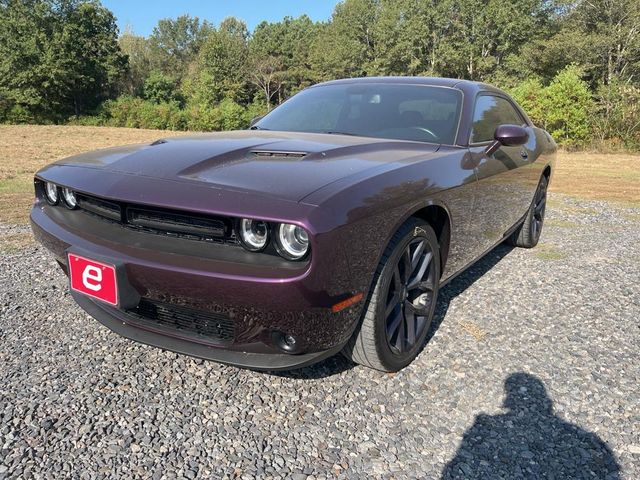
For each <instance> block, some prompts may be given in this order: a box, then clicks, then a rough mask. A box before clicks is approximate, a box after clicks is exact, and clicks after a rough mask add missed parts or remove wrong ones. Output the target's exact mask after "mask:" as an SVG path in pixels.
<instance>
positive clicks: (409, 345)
mask: <svg viewBox="0 0 640 480" xmlns="http://www.w3.org/2000/svg"><path fill="white" fill-rule="evenodd" d="M432 262H433V252H432V251H431V249H430V247H429V245H428V243H427V241H426V239H425V238H423V237H416V238H414V239H413V240H411V241H410V242H409V243H408V244H407V246H406V247H405V249H404V252H403V253H402V255H401V256H400V257H399V258H398V261H397V264H396V266H395V268H394V270H393V276H392V278H391V282H390V283H389V291H388V293H387V302H386V307H385V317H386V333H387V342H388V345H389V348H390V349H391V351H392V352H394V353H395V354H402V353H404V352H407V351H410V350H411V349H413V348H414V347H415V345H416V342H417V339H419V338H421V337H422V333H423V332H424V329H425V328H427V326H428V319H429V312H430V311H431V303H432V302H433V300H434V297H433V293H434V291H435V281H436V280H435V269H434V267H433V263H432Z"/></svg>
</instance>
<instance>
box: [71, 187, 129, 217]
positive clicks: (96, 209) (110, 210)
mask: <svg viewBox="0 0 640 480" xmlns="http://www.w3.org/2000/svg"><path fill="white" fill-rule="evenodd" d="M76 198H77V201H78V207H80V208H82V209H83V210H86V211H88V212H91V213H93V214H95V215H98V216H100V217H104V218H108V219H109V220H113V221H114V222H120V221H121V220H122V207H120V205H118V204H117V203H114V202H109V201H107V200H102V199H100V198H95V197H88V196H86V195H80V194H77V195H76Z"/></svg>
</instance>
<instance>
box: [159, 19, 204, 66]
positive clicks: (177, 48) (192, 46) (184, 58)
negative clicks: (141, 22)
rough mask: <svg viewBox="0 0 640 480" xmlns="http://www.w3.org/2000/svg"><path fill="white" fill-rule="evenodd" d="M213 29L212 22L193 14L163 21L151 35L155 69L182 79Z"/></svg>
mask: <svg viewBox="0 0 640 480" xmlns="http://www.w3.org/2000/svg"><path fill="white" fill-rule="evenodd" d="M213 31H214V28H213V26H212V25H211V24H210V23H209V22H207V21H206V20H205V21H202V22H201V21H200V19H199V18H198V17H191V16H189V15H181V16H179V17H178V18H176V19H171V18H165V19H162V20H160V21H159V22H158V25H157V26H156V27H155V28H154V29H153V32H152V33H151V36H150V37H149V43H150V46H151V58H152V61H151V67H152V69H154V70H159V71H162V72H164V73H166V74H167V75H169V76H171V77H173V78H176V79H182V78H183V77H184V76H185V74H186V73H187V71H188V68H189V65H190V64H191V63H192V62H193V61H194V60H195V59H196V58H197V56H198V53H199V51H200V48H201V47H202V45H203V44H204V43H205V42H206V40H207V38H208V37H209V35H210V34H211V33H213Z"/></svg>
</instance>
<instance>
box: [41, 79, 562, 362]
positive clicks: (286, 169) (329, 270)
mask: <svg viewBox="0 0 640 480" xmlns="http://www.w3.org/2000/svg"><path fill="white" fill-rule="evenodd" d="M338 82H388V83H411V84H421V85H437V86H441V87H447V88H456V89H458V90H460V91H461V92H462V93H463V108H462V113H461V119H460V123H459V129H458V134H457V137H456V138H457V140H456V144H455V145H448V146H447V145H436V144H430V143H423V142H413V141H401V140H385V139H376V138H368V137H353V136H343V135H327V134H312V133H293V132H269V131H237V132H224V133H212V134H201V135H191V136H187V137H182V138H171V139H167V140H166V141H165V142H162V143H158V144H155V145H138V146H128V147H118V148H113V149H107V150H101V151H97V152H92V153H88V154H83V155H78V156H75V157H71V158H68V159H65V160H61V161H59V162H56V163H54V164H52V165H50V166H48V167H45V168H44V169H42V170H41V171H39V172H38V173H37V174H36V178H37V179H39V180H44V181H52V182H55V183H57V184H59V185H63V186H66V187H69V188H72V189H74V190H76V191H78V192H82V193H86V194H90V195H93V196H96V197H100V198H103V199H107V200H109V199H111V200H117V201H119V202H123V203H135V204H140V205H148V206H154V207H164V208H171V209H177V210H181V211H186V212H194V213H203V214H210V215H222V216H226V217H234V218H240V217H247V218H256V219H262V220H266V221H269V222H286V223H294V224H297V225H300V226H303V227H304V228H305V229H306V230H307V231H308V232H309V236H310V242H311V255H310V258H309V259H308V261H304V262H297V263H296V262H289V263H288V264H283V263H282V262H281V263H274V262H272V261H266V257H265V254H261V253H250V252H237V251H234V252H236V253H234V254H233V261H230V260H229V258H230V257H231V256H230V253H229V252H230V250H229V249H230V248H240V247H230V246H225V245H211V246H210V247H207V249H206V250H204V249H203V247H202V246H201V245H199V246H195V245H192V246H185V242H186V243H187V244H189V242H191V243H194V241H192V240H180V239H169V238H157V237H154V236H152V235H149V234H146V233H143V232H128V231H124V229H122V227H118V226H111V225H104V223H101V221H100V220H97V219H95V218H92V217H90V216H89V215H87V214H86V213H83V212H78V211H66V210H64V209H60V208H59V207H51V206H49V205H48V204H47V203H46V202H44V201H43V200H39V201H37V202H36V204H35V205H34V208H33V211H32V214H31V221H32V226H33V230H34V233H35V235H36V237H37V238H38V240H39V241H41V242H42V243H43V244H44V245H45V246H46V247H47V248H48V249H49V250H50V251H52V252H53V254H54V255H55V257H56V258H57V259H58V261H59V262H61V264H62V265H63V267H64V264H65V261H66V260H65V259H66V255H65V252H66V250H67V249H69V248H71V249H80V250H81V251H83V252H86V253H87V254H88V255H91V254H94V255H98V256H100V257H102V258H110V259H113V260H114V261H116V262H118V263H121V264H123V265H124V268H125V269H126V274H127V278H128V280H129V282H130V283H131V285H132V288H134V289H135V291H136V293H137V294H138V295H140V296H142V297H146V298H149V299H153V300H157V301H162V302H167V303H175V304H179V305H187V306H190V307H193V308H197V309H201V310H206V311H216V312H223V313H225V314H226V315H229V316H230V317H231V318H232V319H233V321H234V322H235V325H236V334H235V339H234V342H233V344H232V345H226V346H224V348H222V347H221V346H219V345H215V344H213V343H212V344H207V342H206V341H205V342H204V343H205V346H204V347H202V346H200V347H197V348H196V347H193V348H190V341H189V340H185V339H184V338H179V337H180V336H179V335H178V334H176V335H174V337H175V341H176V342H177V343H172V342H171V341H170V340H169V339H167V338H166V335H163V334H158V333H157V332H155V333H154V332H146V333H145V335H143V334H142V333H140V332H138V331H137V330H136V328H135V327H133V326H131V325H125V324H126V323H127V322H126V319H125V320H123V317H122V312H116V311H112V310H109V309H108V308H106V307H105V306H103V305H100V304H96V303H95V302H93V301H91V300H87V299H82V298H77V300H78V301H79V303H80V304H81V306H82V307H83V308H85V309H86V310H87V311H89V312H90V313H91V314H92V315H94V316H95V317H97V318H98V319H99V320H100V321H101V322H103V323H105V324H107V325H108V326H109V327H110V328H112V329H115V330H117V331H119V332H120V333H122V334H124V335H126V336H129V337H130V338H135V339H137V340H140V341H144V342H147V343H151V344H157V345H160V346H163V347H165V348H170V349H174V350H177V351H181V352H186V353H191V354H194V355H198V356H202V357H206V358H212V359H216V360H219V361H223V362H229V363H234V364H240V365H244V366H251V367H262V368H289V367H292V366H299V365H302V364H306V363H309V362H312V361H315V360H318V359H320V358H322V357H323V356H325V355H327V354H330V353H334V352H335V351H337V350H339V349H340V348H341V346H342V345H344V343H346V342H347V340H348V339H349V338H350V336H351V335H352V333H353V331H354V329H355V327H356V325H357V323H358V321H359V319H360V316H361V312H362V309H363V307H364V305H365V302H364V301H363V302H359V303H358V304H356V305H354V306H351V307H349V308H347V309H345V310H343V311H341V312H339V313H333V312H332V311H331V307H332V305H334V304H336V303H338V302H340V301H343V300H344V299H346V298H348V297H350V296H351V295H354V294H357V293H364V294H365V299H366V297H367V294H368V293H369V289H370V286H371V282H372V279H373V275H374V272H375V270H376V267H377V265H378V263H379V261H380V257H381V255H382V252H383V251H384V249H385V247H386V245H387V244H388V243H389V240H390V238H391V237H392V236H393V234H394V232H395V231H396V230H397V229H398V228H399V226H400V225H402V223H404V222H405V221H406V220H407V218H409V217H410V216H412V215H419V216H422V217H423V218H427V219H435V218H440V219H444V221H445V222H446V224H447V225H446V228H441V229H440V230H439V233H441V235H442V236H441V238H440V243H441V245H442V248H443V250H444V251H446V252H448V255H447V256H446V258H445V259H444V260H443V268H442V271H443V275H442V279H441V281H442V282H446V281H448V280H450V279H451V278H452V277H453V276H454V275H455V274H457V273H458V272H460V271H461V270H463V269H464V268H465V267H466V266H467V265H469V264H470V263H471V262H473V261H475V260H476V259H477V258H478V257H479V256H481V255H482V254H483V253H485V252H487V251H488V250H490V249H491V248H493V247H494V246H495V245H496V244H497V243H499V242H500V241H501V240H502V239H503V238H504V235H505V234H506V233H507V232H508V231H509V230H510V229H512V227H513V226H514V225H516V224H517V223H518V222H519V221H520V220H521V218H522V217H523V215H524V213H525V212H526V210H527V208H528V206H529V203H530V202H531V199H532V197H533V193H534V190H535V188H536V185H537V183H538V180H539V178H540V176H541V175H542V174H543V171H544V170H545V169H547V168H549V169H552V168H553V155H554V153H555V150H556V146H555V143H554V142H553V140H551V138H550V137H549V136H548V134H547V133H546V132H544V131H542V130H540V129H538V128H536V127H534V126H533V125H532V124H531V122H530V121H529V119H528V118H527V117H526V115H525V114H524V112H521V114H522V117H523V126H522V127H517V128H519V133H520V134H522V132H523V131H524V132H525V133H526V135H527V138H526V139H524V142H522V144H519V145H518V146H509V145H507V142H505V145H504V146H502V147H500V148H499V149H497V151H496V152H495V153H494V154H492V155H487V153H486V151H487V147H488V145H489V144H482V145H469V141H468V140H469V138H470V130H471V120H472V117H473V108H474V104H475V98H476V96H477V95H478V94H480V93H484V94H486V93H491V94H495V95H499V96H503V97H505V98H508V97H507V96H506V95H505V94H504V93H502V92H501V91H499V90H497V89H495V88H493V87H490V86H488V85H484V84H479V83H474V82H468V81H458V80H452V79H429V78H400V77H398V78H395V77H394V78H368V79H350V80H341V81H338ZM313 88H321V86H317V87H313ZM516 108H517V109H518V111H520V109H519V108H518V107H516ZM507 133H508V135H507ZM513 133H514V132H511V131H510V132H506V133H505V135H506V136H505V138H506V137H507V136H509V135H511V136H512V134H513ZM516 133H517V132H516ZM256 151H261V152H264V151H269V152H273V151H276V152H289V153H294V154H304V156H282V157H264V156H258V155H256V154H255V152H256ZM525 153H526V156H525V155H524V154H525ZM151 237H154V238H151ZM195 243H197V242H195ZM190 245H191V244H190ZM285 263H286V262H285ZM76 297H77V296H76ZM92 302H93V303H92ZM274 331H277V332H285V333H288V334H291V335H294V336H295V337H296V339H298V342H299V343H298V350H297V352H296V353H298V354H297V355H290V354H287V353H283V351H282V349H280V348H278V345H277V344H276V343H275V342H274V340H273V332H274ZM180 342H182V343H180ZM203 348H204V350H203ZM229 352H230V353H229Z"/></svg>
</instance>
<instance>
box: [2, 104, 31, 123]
mask: <svg viewBox="0 0 640 480" xmlns="http://www.w3.org/2000/svg"><path fill="white" fill-rule="evenodd" d="M5 121H6V122H7V123H15V124H26V123H36V118H35V117H34V116H33V115H32V113H31V112H30V111H29V110H27V109H26V108H24V107H23V106H21V105H14V106H13V107H11V108H10V109H9V110H8V111H7V112H6V113H5Z"/></svg>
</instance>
